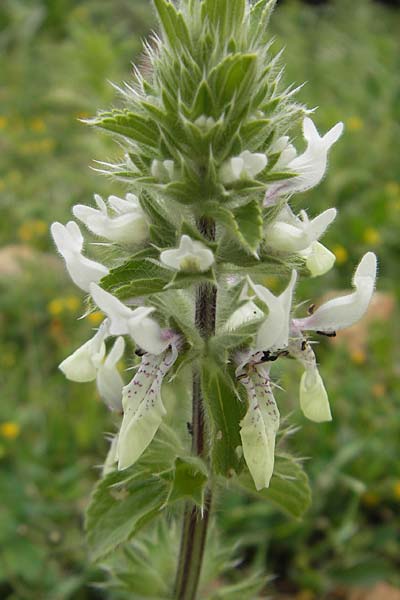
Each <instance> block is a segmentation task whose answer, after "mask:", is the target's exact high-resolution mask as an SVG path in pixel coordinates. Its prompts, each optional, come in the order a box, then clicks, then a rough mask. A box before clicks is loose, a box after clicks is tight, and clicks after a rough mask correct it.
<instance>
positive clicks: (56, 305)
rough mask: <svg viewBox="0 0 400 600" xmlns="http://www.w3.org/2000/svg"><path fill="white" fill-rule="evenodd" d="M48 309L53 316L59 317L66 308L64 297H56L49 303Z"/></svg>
mask: <svg viewBox="0 0 400 600" xmlns="http://www.w3.org/2000/svg"><path fill="white" fill-rule="evenodd" d="M47 310H48V311H49V313H50V314H51V315H52V316H53V317H58V315H60V314H61V313H62V312H63V310H64V301H63V299H62V298H54V300H51V302H49V303H48V305H47Z"/></svg>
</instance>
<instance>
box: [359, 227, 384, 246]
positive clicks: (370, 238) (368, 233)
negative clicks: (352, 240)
mask: <svg viewBox="0 0 400 600" xmlns="http://www.w3.org/2000/svg"><path fill="white" fill-rule="evenodd" d="M363 240H364V242H365V243H366V244H370V245H371V246H376V244H379V242H380V241H381V235H380V233H379V231H377V230H376V229H374V228H373V227H367V229H366V230H365V231H364V233H363Z"/></svg>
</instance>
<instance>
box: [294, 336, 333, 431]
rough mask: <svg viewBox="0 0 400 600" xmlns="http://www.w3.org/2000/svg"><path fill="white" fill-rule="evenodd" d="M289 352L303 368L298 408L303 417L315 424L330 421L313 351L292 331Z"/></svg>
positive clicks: (325, 395)
mask: <svg viewBox="0 0 400 600" xmlns="http://www.w3.org/2000/svg"><path fill="white" fill-rule="evenodd" d="M289 352H290V354H291V356H293V357H294V358H296V359H297V360H298V361H299V362H300V363H301V364H302V365H303V367H304V373H303V375H302V377H301V381H300V408H301V410H302V411H303V414H304V416H305V417H307V418H308V419H310V420H311V421H315V422H317V423H322V422H323V421H331V420H332V414H331V409H330V406H329V399H328V394H327V392H326V389H325V385H324V382H323V380H322V377H321V375H320V374H319V371H318V367H317V360H316V358H315V354H314V351H313V349H312V347H311V345H310V344H309V343H308V342H307V341H306V340H305V339H304V337H303V336H302V335H301V333H299V332H297V331H293V336H292V337H291V339H290V343H289Z"/></svg>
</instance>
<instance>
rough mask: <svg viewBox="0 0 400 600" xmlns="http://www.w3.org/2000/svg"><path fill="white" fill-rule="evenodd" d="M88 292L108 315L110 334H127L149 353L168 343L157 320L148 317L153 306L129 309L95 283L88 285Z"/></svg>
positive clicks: (159, 351) (157, 350) (162, 348)
mask: <svg viewBox="0 0 400 600" xmlns="http://www.w3.org/2000/svg"><path fill="white" fill-rule="evenodd" d="M90 293H91V295H92V298H93V300H94V301H95V302H96V304H97V306H98V307H99V308H100V309H101V310H102V311H103V312H104V313H105V314H106V315H107V316H108V317H109V319H110V333H111V335H125V334H129V335H130V336H131V337H132V338H133V340H134V341H135V343H136V344H137V345H138V346H139V347H140V348H142V349H143V350H144V351H145V352H149V353H150V354H161V352H164V350H166V349H167V347H168V346H169V345H170V339H168V336H165V335H164V334H163V331H162V329H161V327H160V326H159V324H158V323H157V321H155V320H154V319H151V318H149V315H150V314H151V313H152V312H154V310H155V309H154V308H152V307H144V306H140V307H139V308H136V309H135V310H131V309H130V308H128V306H126V305H125V304H123V303H122V302H121V301H120V300H118V298H116V297H115V296H113V295H112V294H110V293H109V292H106V291H105V290H103V289H102V288H101V287H99V286H98V285H96V284H92V285H91V286H90Z"/></svg>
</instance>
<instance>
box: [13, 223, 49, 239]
mask: <svg viewBox="0 0 400 600" xmlns="http://www.w3.org/2000/svg"><path fill="white" fill-rule="evenodd" d="M45 233H47V224H46V222H45V221H41V220H40V219H31V220H30V221H26V222H25V223H22V225H21V226H20V227H19V229H18V237H19V238H20V240H22V241H23V242H29V241H31V240H32V239H34V238H38V237H41V236H42V235H43V234H45Z"/></svg>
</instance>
